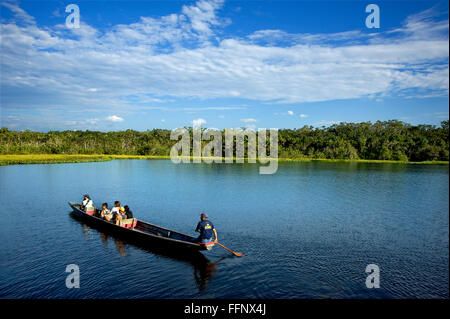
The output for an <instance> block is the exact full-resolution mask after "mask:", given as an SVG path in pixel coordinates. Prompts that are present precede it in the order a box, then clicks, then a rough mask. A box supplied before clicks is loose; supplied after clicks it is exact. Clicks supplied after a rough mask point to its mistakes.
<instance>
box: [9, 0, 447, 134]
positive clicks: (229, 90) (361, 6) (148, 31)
mask: <svg viewBox="0 0 450 319" xmlns="http://www.w3.org/2000/svg"><path fill="white" fill-rule="evenodd" d="M70 3H75V4H77V5H78V6H79V8H80V13H81V19H80V28H78V29H69V28H67V27H66V25H65V20H66V16H67V15H68V13H66V12H65V8H66V6H67V5H68V4H70ZM370 3H375V4H377V5H378V6H379V8H380V28H379V29H375V28H372V29H369V28H367V27H366V25H365V19H366V17H367V15H368V14H369V13H366V12H365V8H366V6H367V5H368V4H370ZM0 4H1V5H0V8H1V20H0V22H1V27H2V28H1V40H2V42H1V53H0V56H1V60H0V63H1V93H0V94H1V113H0V121H1V126H7V127H9V128H10V129H14V130H24V129H31V130H39V131H48V130H65V129H70V130H72V129H82V130H85V129H89V130H102V131H109V130H123V129H135V130H146V129H152V128H168V129H172V128H176V127H183V126H190V125H193V124H201V125H202V126H204V127H213V128H221V129H222V128H227V127H233V128H235V127H248V128H250V129H253V128H299V127H302V126H304V125H312V126H322V125H325V126H328V125H331V124H333V123H338V122H362V121H372V122H373V121H377V120H390V119H397V120H402V121H405V122H408V123H411V124H434V125H439V123H440V122H441V121H443V120H447V119H448V116H449V115H448V107H449V105H448V91H449V83H448V76H449V75H448V69H449V67H448V63H449V60H448V59H449V49H448V44H449V39H448V31H449V27H448V26H449V24H448V23H449V22H448V15H449V13H448V12H449V11H448V2H447V1H377V2H371V1H370V2H368V1H296V0H290V1H234V0H232V1H226V0H198V1H144V0H141V1H134V2H133V1H126V2H125V1H70V2H66V1H45V2H42V1H22V2H18V1H15V0H7V1H1V2H0Z"/></svg>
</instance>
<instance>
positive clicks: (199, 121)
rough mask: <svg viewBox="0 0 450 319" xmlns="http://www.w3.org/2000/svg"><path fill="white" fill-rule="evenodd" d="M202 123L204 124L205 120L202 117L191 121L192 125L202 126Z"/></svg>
mask: <svg viewBox="0 0 450 319" xmlns="http://www.w3.org/2000/svg"><path fill="white" fill-rule="evenodd" d="M204 124H206V120H204V119H202V118H199V119H196V120H193V121H192V126H193V127H199V126H202V125H204Z"/></svg>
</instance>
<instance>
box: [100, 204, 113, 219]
mask: <svg viewBox="0 0 450 319" xmlns="http://www.w3.org/2000/svg"><path fill="white" fill-rule="evenodd" d="M100 217H101V218H103V219H105V220H107V221H110V220H111V219H112V217H113V214H112V213H111V211H110V210H109V209H108V204H107V203H103V204H102V212H101V213H100Z"/></svg>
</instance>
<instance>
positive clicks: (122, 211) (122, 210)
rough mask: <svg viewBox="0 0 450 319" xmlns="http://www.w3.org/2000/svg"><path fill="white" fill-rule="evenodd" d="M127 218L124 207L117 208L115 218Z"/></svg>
mask: <svg viewBox="0 0 450 319" xmlns="http://www.w3.org/2000/svg"><path fill="white" fill-rule="evenodd" d="M124 219H127V214H126V213H125V208H124V207H120V208H119V215H117V216H116V220H124Z"/></svg>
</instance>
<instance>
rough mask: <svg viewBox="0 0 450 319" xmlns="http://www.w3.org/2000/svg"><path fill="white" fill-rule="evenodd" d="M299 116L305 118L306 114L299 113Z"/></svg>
mask: <svg viewBox="0 0 450 319" xmlns="http://www.w3.org/2000/svg"><path fill="white" fill-rule="evenodd" d="M300 117H301V118H305V117H308V115H306V114H300Z"/></svg>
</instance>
